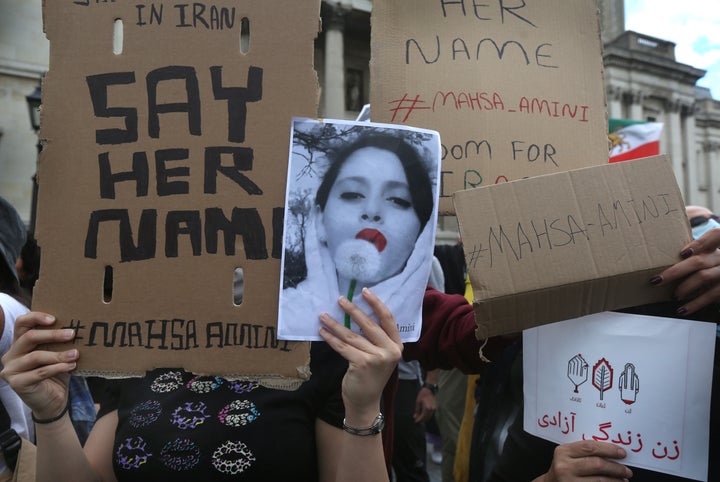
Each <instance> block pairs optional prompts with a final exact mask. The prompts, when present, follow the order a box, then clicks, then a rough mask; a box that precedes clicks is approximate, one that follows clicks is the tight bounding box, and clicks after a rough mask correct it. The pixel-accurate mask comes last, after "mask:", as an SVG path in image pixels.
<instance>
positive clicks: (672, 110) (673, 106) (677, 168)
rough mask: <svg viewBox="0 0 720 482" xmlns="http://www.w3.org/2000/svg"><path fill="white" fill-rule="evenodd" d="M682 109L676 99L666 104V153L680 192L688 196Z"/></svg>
mask: <svg viewBox="0 0 720 482" xmlns="http://www.w3.org/2000/svg"><path fill="white" fill-rule="evenodd" d="M680 107H681V104H680V102H679V101H677V100H675V99H673V100H668V101H667V102H666V103H665V115H666V118H667V122H666V123H665V131H666V135H665V138H666V139H667V140H668V146H667V149H666V153H667V155H668V156H669V157H670V161H671V162H672V166H673V172H674V173H675V178H676V179H677V182H678V185H679V186H680V191H681V192H682V194H683V196H686V195H687V185H686V184H685V179H686V176H685V169H684V167H683V164H684V160H685V159H684V155H685V152H684V150H683V141H682V124H681V121H680ZM686 199H687V198H686Z"/></svg>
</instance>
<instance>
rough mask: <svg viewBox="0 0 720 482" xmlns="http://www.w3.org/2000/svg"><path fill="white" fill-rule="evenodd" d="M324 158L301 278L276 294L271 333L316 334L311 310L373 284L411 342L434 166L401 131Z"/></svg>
mask: <svg viewBox="0 0 720 482" xmlns="http://www.w3.org/2000/svg"><path fill="white" fill-rule="evenodd" d="M330 162H331V163H330V166H329V167H328V169H327V171H326V172H325V174H324V176H323V178H322V182H321V183H320V185H319V187H318V189H317V192H316V196H315V204H314V207H313V209H312V212H311V213H310V222H309V226H307V227H306V231H305V236H304V253H305V260H306V266H307V277H306V279H305V280H304V281H302V282H301V283H299V284H298V285H297V286H295V287H291V288H286V289H285V290H284V291H283V293H282V295H281V296H282V302H281V310H280V320H281V321H280V327H279V331H278V336H279V337H280V338H283V339H316V338H314V337H312V336H313V335H314V334H315V333H317V329H316V328H315V327H314V326H313V325H312V323H313V322H314V321H313V320H315V319H316V318H317V313H321V312H323V311H326V310H329V309H332V308H333V306H334V305H335V300H336V299H337V297H338V296H340V295H343V296H346V297H348V298H351V299H352V295H353V293H354V291H355V289H356V288H357V289H360V288H362V287H372V288H373V291H374V292H375V293H377V294H378V296H379V297H380V298H381V299H382V300H383V301H384V302H385V304H387V306H388V307H389V308H390V310H391V311H392V313H393V314H394V315H395V319H396V321H397V322H398V327H399V329H400V333H401V334H403V338H404V340H406V341H408V340H409V341H412V340H413V339H417V336H419V333H420V306H421V303H422V297H421V295H422V293H423V289H424V287H425V286H426V284H427V280H428V276H429V274H430V260H431V259H432V246H433V238H434V228H435V226H434V223H432V222H429V221H430V220H431V219H432V214H433V210H434V209H435V200H436V194H435V193H434V190H433V184H432V182H431V178H430V174H429V172H430V171H431V167H437V166H429V165H428V164H429V161H428V160H426V159H423V157H421V155H420V154H419V153H418V151H417V150H416V149H415V148H414V147H413V146H412V145H411V144H410V143H409V142H408V141H406V140H405V139H403V138H402V137H401V136H400V135H398V134H390V133H387V132H381V131H377V132H371V133H368V134H361V135H360V136H359V137H358V138H357V139H356V140H354V141H353V142H351V143H349V144H348V145H347V146H345V147H343V148H342V149H340V150H339V151H337V152H336V153H335V155H333V156H332V158H331V159H330ZM415 295H417V299H416V300H413V299H409V298H412V297H413V296H415ZM361 309H363V310H364V311H365V312H370V310H368V309H367V307H365V306H362V305H361ZM330 314H331V315H333V316H335V317H336V318H337V319H340V318H341V317H342V314H341V313H339V312H337V311H335V312H330Z"/></svg>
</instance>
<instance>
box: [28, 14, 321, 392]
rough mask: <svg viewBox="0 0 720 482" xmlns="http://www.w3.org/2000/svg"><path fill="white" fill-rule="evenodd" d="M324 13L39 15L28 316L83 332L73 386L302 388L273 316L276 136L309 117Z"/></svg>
mask: <svg viewBox="0 0 720 482" xmlns="http://www.w3.org/2000/svg"><path fill="white" fill-rule="evenodd" d="M319 8H320V2H319V0H315V1H303V2H297V1H293V0H287V1H285V0H274V1H269V2H249V1H243V2H238V1H230V0H216V1H213V2H192V3H188V2H179V1H171V0H164V1H158V2H142V3H137V2H96V1H94V0H93V1H71V0H52V1H47V2H44V16H43V17H44V20H45V31H46V34H47V37H48V39H49V40H50V45H51V49H50V51H51V59H50V66H51V68H50V71H49V73H48V75H47V77H46V79H45V82H44V85H43V118H42V121H43V126H42V136H43V137H44V138H45V139H46V140H47V144H46V146H45V150H44V151H43V153H42V158H41V163H40V172H39V179H40V199H39V230H38V237H39V241H40V245H41V247H42V270H41V273H40V281H39V283H38V286H37V291H36V298H35V304H34V308H35V309H39V310H43V311H47V312H50V313H53V314H55V315H56V316H57V317H58V323H57V325H58V326H60V327H72V328H74V329H75V330H76V331H77V337H76V341H75V346H76V347H77V348H78V349H79V350H80V352H81V357H80V364H79V369H80V370H81V372H82V373H93V374H101V375H105V376H111V375H128V374H142V373H144V372H145V371H146V370H148V369H151V368H154V367H184V368H186V369H188V370H190V371H193V372H196V373H202V374H218V375H225V376H231V377H235V376H238V377H260V376H263V377H280V378H283V377H288V378H296V377H297V378H306V377H307V375H308V374H307V363H308V359H309V347H308V345H307V344H303V343H289V342H281V341H278V340H277V338H276V323H277V320H276V315H277V303H278V293H277V286H278V280H279V270H280V257H281V248H280V246H281V241H282V236H281V230H282V219H283V206H284V187H285V175H286V170H287V149H288V145H289V139H288V134H287V133H288V130H289V126H290V122H291V118H292V116H296V115H301V116H315V115H316V110H317V100H318V85H317V78H316V74H315V71H314V69H313V61H312V59H313V41H314V39H315V37H316V35H317V31H318V18H319ZM240 273H242V276H241V277H240V276H237V274H240ZM239 278H241V279H242V281H243V289H242V292H239V290H237V289H235V286H236V285H237V284H238V283H237V281H240V279H239ZM240 295H241V296H240ZM59 348H63V349H67V348H68V347H67V346H65V347H59Z"/></svg>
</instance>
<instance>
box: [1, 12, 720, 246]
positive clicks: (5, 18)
mask: <svg viewBox="0 0 720 482" xmlns="http://www.w3.org/2000/svg"><path fill="white" fill-rule="evenodd" d="M41 3H42V0H1V1H0V195H1V196H3V197H6V198H7V199H9V200H10V202H12V203H13V204H14V205H15V206H16V207H17V209H18V211H19V212H20V213H21V215H22V216H23V218H24V219H25V220H26V221H28V222H29V220H30V213H31V206H32V198H33V182H32V177H33V175H34V173H35V164H36V155H37V151H36V147H35V146H36V143H37V137H36V136H35V133H34V131H33V130H32V127H31V124H30V118H29V114H28V105H27V100H26V96H27V95H30V94H31V93H32V92H33V91H34V89H35V87H36V86H37V85H38V84H39V81H40V78H41V76H42V74H43V73H44V72H45V71H46V70H47V64H48V52H49V49H48V42H47V40H46V39H45V36H44V35H43V34H42V14H41ZM599 7H600V12H601V14H600V20H601V26H602V35H603V43H604V54H603V55H604V64H605V82H606V94H607V104H608V116H609V117H611V118H624V119H633V120H648V121H655V122H662V123H663V124H664V128H663V134H662V138H661V142H660V150H661V152H662V153H665V154H667V155H668V156H669V157H670V159H671V160H672V162H673V167H674V171H675V175H676V176H677V180H678V183H679V185H680V188H681V190H682V192H683V195H684V197H685V201H686V203H688V204H701V205H705V206H708V207H709V208H710V209H712V210H714V211H715V212H718V211H720V101H717V100H714V99H712V97H711V95H710V91H709V89H706V88H703V87H698V86H696V83H697V81H698V79H700V78H701V77H703V75H704V74H705V71H704V70H702V69H698V68H695V67H692V66H690V65H686V64H682V63H679V62H677V61H676V60H675V44H674V43H673V42H668V41H666V40H663V39H659V38H655V37H651V36H648V35H644V34H642V33H638V32H632V31H625V28H624V25H625V17H624V1H623V0H599ZM371 10H372V1H371V0H333V1H323V2H322V5H321V17H322V25H323V29H322V32H321V33H320V35H319V36H318V38H317V40H316V47H315V67H316V70H317V72H318V78H319V80H320V85H321V88H322V90H321V97H320V116H321V117H328V118H339V119H353V118H355V117H356V115H357V114H358V112H359V110H360V108H361V107H362V105H363V104H365V103H367V102H368V101H369V98H370V94H369V89H370V68H369V62H370V13H371ZM456 238H457V229H456V224H455V223H454V220H453V219H450V218H446V219H444V220H443V221H442V222H441V226H440V231H439V240H438V241H440V242H449V243H454V242H455V240H456Z"/></svg>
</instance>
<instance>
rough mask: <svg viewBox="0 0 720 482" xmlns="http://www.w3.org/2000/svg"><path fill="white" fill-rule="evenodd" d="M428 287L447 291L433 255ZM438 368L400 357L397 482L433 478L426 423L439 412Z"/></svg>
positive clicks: (395, 457) (394, 461) (394, 463)
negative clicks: (429, 461) (429, 468)
mask: <svg viewBox="0 0 720 482" xmlns="http://www.w3.org/2000/svg"><path fill="white" fill-rule="evenodd" d="M432 261H433V262H432V269H431V270H430V278H429V280H428V286H432V287H433V288H435V289H437V290H440V291H443V290H444V289H445V275H444V273H443V269H442V266H441V265H440V261H439V260H438V259H437V258H436V257H433V260H432ZM436 393H437V371H430V372H428V373H426V374H425V376H423V370H422V367H421V366H420V363H419V362H418V361H417V360H412V361H405V360H400V363H399V364H398V388H397V393H396V396H395V410H394V411H395V422H394V428H395V430H394V434H393V456H392V467H393V473H394V475H395V482H423V481H429V480H430V478H429V475H428V470H427V449H426V443H425V423H426V422H427V421H428V420H430V419H431V418H432V416H433V414H434V413H435V410H436V408H437V404H436V401H435V395H436Z"/></svg>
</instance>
